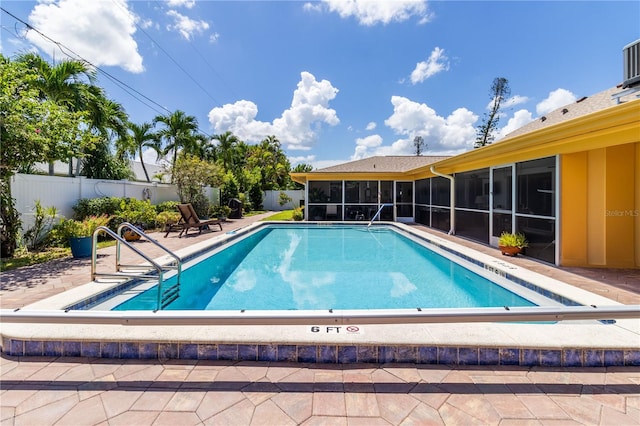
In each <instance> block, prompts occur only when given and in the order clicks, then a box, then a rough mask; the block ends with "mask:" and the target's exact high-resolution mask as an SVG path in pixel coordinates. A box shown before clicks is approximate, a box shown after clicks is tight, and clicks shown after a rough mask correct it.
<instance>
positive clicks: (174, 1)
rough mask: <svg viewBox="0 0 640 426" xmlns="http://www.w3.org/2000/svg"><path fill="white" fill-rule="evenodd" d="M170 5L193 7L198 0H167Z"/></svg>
mask: <svg viewBox="0 0 640 426" xmlns="http://www.w3.org/2000/svg"><path fill="white" fill-rule="evenodd" d="M167 4H168V5H169V7H186V8H187V9H191V8H192V7H193V6H195V4H196V0H167Z"/></svg>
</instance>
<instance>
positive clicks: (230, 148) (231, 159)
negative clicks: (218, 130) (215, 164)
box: [213, 132, 240, 172]
mask: <svg viewBox="0 0 640 426" xmlns="http://www.w3.org/2000/svg"><path fill="white" fill-rule="evenodd" d="M213 140H214V141H217V142H218V143H217V149H216V151H217V152H218V155H217V157H218V158H219V159H220V161H221V162H222V168H223V169H224V171H225V172H229V171H233V169H234V168H235V167H234V166H235V164H236V163H237V157H238V155H237V154H238V153H237V152H236V147H237V145H238V144H239V143H240V139H238V137H237V136H236V135H234V134H233V133H231V132H225V133H222V134H220V135H214V136H213Z"/></svg>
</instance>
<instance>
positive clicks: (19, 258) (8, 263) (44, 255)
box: [0, 240, 116, 272]
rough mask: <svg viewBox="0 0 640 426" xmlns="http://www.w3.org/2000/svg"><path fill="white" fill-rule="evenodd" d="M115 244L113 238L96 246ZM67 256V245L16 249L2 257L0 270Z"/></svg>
mask: <svg viewBox="0 0 640 426" xmlns="http://www.w3.org/2000/svg"><path fill="white" fill-rule="evenodd" d="M115 244H116V242H115V240H107V241H99V242H98V248H99V249H101V248H103V247H109V246H113V245H115ZM69 256H71V249H70V248H69V247H49V248H46V249H45V250H43V251H38V252H28V251H26V250H17V251H16V253H15V256H14V257H12V258H7V259H2V260H1V261H0V272H2V271H9V270H11V269H16V268H22V267H23V266H31V265H36V264H38V263H44V262H48V261H50V260H54V259H62V258H63V257H69Z"/></svg>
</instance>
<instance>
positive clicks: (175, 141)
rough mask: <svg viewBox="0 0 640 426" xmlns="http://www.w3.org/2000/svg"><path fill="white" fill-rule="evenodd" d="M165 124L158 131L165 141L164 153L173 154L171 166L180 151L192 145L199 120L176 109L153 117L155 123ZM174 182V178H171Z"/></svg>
mask: <svg viewBox="0 0 640 426" xmlns="http://www.w3.org/2000/svg"><path fill="white" fill-rule="evenodd" d="M158 123H161V124H163V125H164V127H163V128H162V129H160V130H159V131H158V132H157V135H158V138H159V141H160V142H161V143H162V142H163V141H164V146H162V155H164V156H166V155H169V154H171V155H172V161H171V167H173V166H174V165H175V164H176V161H177V159H178V152H179V151H180V150H181V149H182V148H184V147H185V146H191V145H192V144H193V141H194V139H196V134H197V131H198V120H197V119H196V118H195V117H194V116H192V115H186V114H185V113H184V112H183V111H180V110H178V111H175V112H173V113H172V114H167V115H158V116H156V118H154V119H153V124H154V125H155V124H158ZM171 179H172V180H171V182H172V183H173V178H171Z"/></svg>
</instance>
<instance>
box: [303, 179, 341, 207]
mask: <svg viewBox="0 0 640 426" xmlns="http://www.w3.org/2000/svg"><path fill="white" fill-rule="evenodd" d="M341 202H342V181H310V182H309V203H341Z"/></svg>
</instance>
